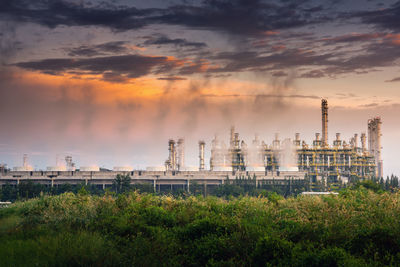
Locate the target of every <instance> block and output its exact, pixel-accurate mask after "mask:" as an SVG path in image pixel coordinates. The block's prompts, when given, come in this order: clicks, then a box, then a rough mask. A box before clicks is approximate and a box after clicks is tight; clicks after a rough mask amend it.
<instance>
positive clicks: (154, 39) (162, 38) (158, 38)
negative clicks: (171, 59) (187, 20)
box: [143, 34, 207, 49]
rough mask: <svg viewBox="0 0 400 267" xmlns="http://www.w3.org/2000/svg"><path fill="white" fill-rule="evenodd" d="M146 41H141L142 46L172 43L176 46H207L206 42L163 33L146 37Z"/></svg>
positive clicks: (198, 47)
mask: <svg viewBox="0 0 400 267" xmlns="http://www.w3.org/2000/svg"><path fill="white" fill-rule="evenodd" d="M146 39H147V40H146V41H145V42H144V43H143V46H146V45H174V46H178V47H191V48H197V49H200V48H205V47H207V44H206V43H203V42H190V41H188V40H186V39H182V38H177V39H171V38H169V37H168V36H166V35H164V34H157V35H155V36H149V37H146Z"/></svg>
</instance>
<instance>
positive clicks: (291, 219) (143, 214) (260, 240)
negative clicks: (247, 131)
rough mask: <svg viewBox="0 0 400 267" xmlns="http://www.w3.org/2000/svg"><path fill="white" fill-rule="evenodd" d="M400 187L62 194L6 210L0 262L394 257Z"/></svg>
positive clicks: (222, 262)
mask: <svg viewBox="0 0 400 267" xmlns="http://www.w3.org/2000/svg"><path fill="white" fill-rule="evenodd" d="M399 203H400V194H399V193H388V192H380V193H375V192H373V191H369V190H367V189H365V188H363V187H361V188H358V189H357V190H345V191H343V192H342V193H341V194H340V195H339V196H322V197H315V196H312V197H310V196H302V197H297V198H287V199H283V198H279V197H276V196H275V195H270V196H269V197H268V198H264V197H259V198H257V197H239V198H230V199H229V200H224V199H222V198H216V197H207V198H203V197H187V198H173V197H170V196H154V195H149V194H139V193H137V192H132V193H129V194H126V195H120V196H118V197H111V196H103V197H99V196H90V195H82V194H73V193H65V194H62V195H58V196H51V197H50V196H43V197H40V198H36V199H32V200H28V201H24V202H17V203H15V204H13V205H11V206H10V207H7V208H3V209H0V259H1V261H0V265H1V266H160V265H163V266H164V265H165V266H205V265H207V266H368V265H369V266H382V265H392V266H397V265H399V263H400V224H399V223H398V222H399V221H400V204H399Z"/></svg>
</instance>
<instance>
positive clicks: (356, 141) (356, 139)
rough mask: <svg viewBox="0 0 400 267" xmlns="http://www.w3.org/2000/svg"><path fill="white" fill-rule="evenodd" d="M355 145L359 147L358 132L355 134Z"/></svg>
mask: <svg viewBox="0 0 400 267" xmlns="http://www.w3.org/2000/svg"><path fill="white" fill-rule="evenodd" d="M354 147H355V148H357V147H358V134H354Z"/></svg>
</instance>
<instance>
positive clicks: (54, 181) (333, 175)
mask: <svg viewBox="0 0 400 267" xmlns="http://www.w3.org/2000/svg"><path fill="white" fill-rule="evenodd" d="M321 114H322V129H321V130H322V131H321V132H322V136H321V134H320V133H316V134H315V139H314V140H313V141H312V143H310V144H308V143H307V142H306V141H304V140H301V139H300V134H299V133H296V134H295V136H294V139H293V140H292V139H289V138H286V139H283V140H281V139H280V137H279V134H275V138H274V140H273V141H272V142H271V144H266V143H265V142H264V141H261V140H260V138H259V136H257V135H256V136H255V138H254V140H253V141H252V142H251V143H249V144H247V143H246V142H245V141H244V140H241V139H240V137H239V133H237V132H235V128H234V127H232V128H231V131H230V139H229V145H226V144H225V143H224V142H223V141H222V140H220V139H219V137H218V136H215V137H214V139H213V140H212V142H211V157H210V169H209V170H206V164H205V149H206V142H204V141H203V140H201V141H199V143H198V145H199V165H198V166H186V165H185V140H184V139H183V138H179V139H178V140H177V141H175V140H173V139H170V140H169V141H168V158H167V160H166V161H165V163H164V166H155V167H147V168H146V170H134V169H133V168H132V167H131V166H116V167H114V168H113V169H112V170H107V169H100V168H99V167H98V166H80V168H79V169H78V168H77V167H76V166H75V163H73V161H72V157H71V156H66V157H65V162H60V161H59V160H58V159H57V166H52V167H48V168H47V170H46V171H34V170H33V168H32V167H31V166H30V165H29V162H28V156H27V155H24V157H23V165H22V166H21V167H14V168H13V170H9V169H8V168H7V167H6V165H0V185H4V184H7V183H9V184H18V183H20V182H21V181H26V180H30V181H34V182H37V183H42V184H47V185H49V186H58V185H61V184H65V183H69V184H80V183H85V184H94V185H97V186H100V187H102V188H103V189H104V188H105V187H107V186H111V185H112V183H113V180H114V179H115V177H116V175H117V174H123V175H126V174H128V175H130V176H131V183H133V184H135V183H149V184H152V185H153V186H154V190H155V191H157V190H160V189H161V188H162V187H165V186H167V187H169V188H171V190H172V188H174V187H178V188H181V189H184V190H187V191H190V185H191V184H192V183H194V184H197V185H203V186H204V188H205V189H206V188H207V187H208V186H218V185H221V184H224V183H225V182H227V181H233V180H235V179H237V178H238V177H252V179H254V181H255V184H256V185H257V186H258V185H263V184H264V185H265V184H270V183H273V184H280V185H282V186H285V185H289V186H290V184H291V181H300V182H302V183H304V185H307V186H308V188H309V189H310V188H311V187H312V185H315V184H316V183H319V184H325V185H327V184H333V183H338V184H343V183H347V182H348V181H349V180H351V179H371V178H372V177H382V176H383V173H382V166H383V161H382V157H381V149H382V148H381V136H382V134H381V124H382V122H381V119H380V118H379V117H375V118H373V119H370V120H368V148H367V143H366V138H367V136H366V134H365V133H361V134H360V139H361V141H360V142H359V135H358V134H354V136H353V137H351V138H350V140H349V141H348V142H346V141H344V140H342V139H341V135H340V133H336V139H335V140H334V141H333V142H332V144H331V145H330V144H329V141H328V102H327V101H326V100H325V99H323V100H322V102H321Z"/></svg>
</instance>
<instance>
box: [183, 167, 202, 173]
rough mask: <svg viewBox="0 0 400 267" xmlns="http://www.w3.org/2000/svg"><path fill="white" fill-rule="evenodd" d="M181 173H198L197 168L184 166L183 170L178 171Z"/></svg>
mask: <svg viewBox="0 0 400 267" xmlns="http://www.w3.org/2000/svg"><path fill="white" fill-rule="evenodd" d="M180 171H182V172H198V171H199V167H197V166H184V167H183V168H181V169H180Z"/></svg>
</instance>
